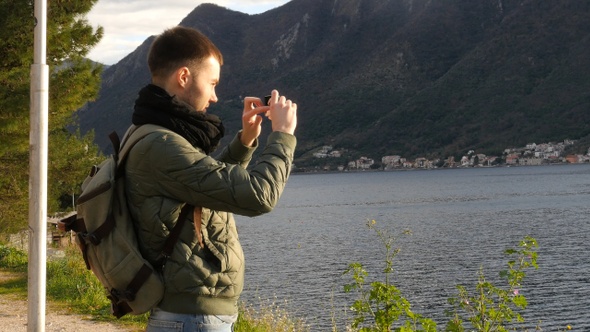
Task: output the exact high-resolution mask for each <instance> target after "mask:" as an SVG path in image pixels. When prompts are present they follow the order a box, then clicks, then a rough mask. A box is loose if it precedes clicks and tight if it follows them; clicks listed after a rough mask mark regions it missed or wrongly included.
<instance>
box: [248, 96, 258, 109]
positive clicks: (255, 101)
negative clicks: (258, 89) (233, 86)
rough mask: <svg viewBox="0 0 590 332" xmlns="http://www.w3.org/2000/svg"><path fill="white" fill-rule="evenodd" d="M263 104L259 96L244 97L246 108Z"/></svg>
mask: <svg viewBox="0 0 590 332" xmlns="http://www.w3.org/2000/svg"><path fill="white" fill-rule="evenodd" d="M260 106H262V100H260V98H258V97H246V98H244V108H256V107H260Z"/></svg>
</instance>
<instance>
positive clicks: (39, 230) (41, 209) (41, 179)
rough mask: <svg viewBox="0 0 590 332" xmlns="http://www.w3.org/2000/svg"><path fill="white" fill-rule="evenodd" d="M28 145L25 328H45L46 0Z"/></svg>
mask: <svg viewBox="0 0 590 332" xmlns="http://www.w3.org/2000/svg"><path fill="white" fill-rule="evenodd" d="M34 12H35V13H34V14H35V41H34V59H33V60H34V61H33V65H32V66H31V92H30V93H31V112H30V113H31V114H30V118H31V119H30V121H31V128H30V135H29V139H30V146H29V154H30V155H29V271H28V316H27V331H29V332H31V331H35V332H43V331H45V300H46V299H45V296H46V271H47V268H46V263H47V156H48V152H47V151H48V118H49V111H48V109H49V67H48V66H47V64H46V62H45V61H46V58H47V56H46V48H47V38H46V35H47V0H35V10H34Z"/></svg>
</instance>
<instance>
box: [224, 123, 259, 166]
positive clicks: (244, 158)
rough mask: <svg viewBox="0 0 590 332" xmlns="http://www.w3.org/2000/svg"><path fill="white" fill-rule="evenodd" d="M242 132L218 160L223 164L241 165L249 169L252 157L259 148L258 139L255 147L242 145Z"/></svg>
mask: <svg viewBox="0 0 590 332" xmlns="http://www.w3.org/2000/svg"><path fill="white" fill-rule="evenodd" d="M241 134H242V131H241V130H240V132H238V133H237V134H236V136H235V137H234V139H233V140H232V141H231V143H230V144H228V145H227V146H226V147H225V148H224V149H223V150H222V151H221V153H220V154H219V156H218V157H217V159H218V160H219V161H221V162H224V163H228V164H235V165H241V166H242V167H243V168H246V167H248V164H249V163H250V160H252V155H253V154H254V151H256V148H257V147H258V139H256V141H255V143H254V146H251V147H247V146H244V144H242V141H241V140H240V136H241Z"/></svg>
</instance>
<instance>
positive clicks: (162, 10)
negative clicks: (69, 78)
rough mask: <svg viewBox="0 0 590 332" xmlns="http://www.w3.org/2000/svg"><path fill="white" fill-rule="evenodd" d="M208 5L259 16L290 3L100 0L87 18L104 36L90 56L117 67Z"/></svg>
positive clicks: (278, 0) (279, 0)
mask: <svg viewBox="0 0 590 332" xmlns="http://www.w3.org/2000/svg"><path fill="white" fill-rule="evenodd" d="M204 2H208V3H215V4H217V5H219V6H223V7H226V8H229V9H232V10H237V11H241V12H244V13H248V14H258V13H262V12H265V11H267V10H270V9H272V8H276V7H279V6H281V5H283V4H285V3H287V2H288V0H208V1H191V0H168V1H161V0H131V1H129V0H100V1H98V2H97V3H96V5H95V6H94V7H93V8H92V11H91V12H90V13H89V14H88V16H87V19H88V22H89V23H90V24H91V25H92V26H94V27H97V26H99V25H100V26H102V27H103V28H104V36H103V39H102V40H101V41H100V43H99V44H98V45H97V46H96V47H95V48H94V49H93V50H92V51H91V52H90V53H89V54H88V57H89V58H90V59H92V60H94V61H98V62H101V63H104V64H108V65H112V64H115V63H116V62H118V61H119V60H121V59H122V58H123V57H125V56H126V55H128V54H129V53H131V52H133V51H134V50H135V49H136V48H137V47H138V46H139V45H140V44H141V43H142V42H143V41H144V40H145V39H147V38H148V37H149V36H152V35H157V34H159V33H161V32H162V31H163V30H165V29H167V28H171V27H174V26H176V25H178V23H180V22H181V21H182V19H184V18H185V17H186V16H187V15H188V14H189V13H190V12H192V11H193V10H194V9H195V8H196V7H197V6H198V5H200V4H202V3H204Z"/></svg>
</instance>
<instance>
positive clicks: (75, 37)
mask: <svg viewBox="0 0 590 332" xmlns="http://www.w3.org/2000/svg"><path fill="white" fill-rule="evenodd" d="M96 1H97V0H58V1H49V3H48V10H47V64H48V65H49V71H50V78H49V165H48V167H49V170H48V171H49V174H48V187H49V193H48V201H49V202H48V209H49V212H55V211H58V210H60V209H62V208H63V207H64V206H65V205H64V204H62V203H61V201H63V197H64V196H65V195H68V193H69V194H71V193H72V192H73V191H74V190H75V188H77V187H78V184H79V182H80V179H82V178H83V174H84V172H85V171H86V169H87V166H88V164H91V163H93V162H94V160H92V159H94V158H96V157H97V154H98V148H97V147H96V146H95V145H94V144H93V143H92V141H93V139H92V138H93V137H92V135H93V134H92V133H90V134H88V135H85V136H82V135H81V134H80V133H79V131H76V132H75V133H74V134H70V133H69V131H68V130H67V129H68V128H71V127H73V126H75V124H74V121H73V117H72V114H73V112H74V111H75V110H77V109H79V108H80V107H82V106H83V105H84V104H85V103H86V102H88V101H89V100H92V99H94V98H95V97H96V96H97V94H98V89H99V84H100V75H101V71H102V67H101V66H100V65H96V64H94V63H92V62H90V61H89V60H87V59H85V58H84V56H85V55H86V54H88V52H89V50H90V49H91V48H92V47H94V46H95V45H96V44H97V43H98V42H99V41H100V39H101V38H102V35H103V29H102V27H97V28H96V29H95V28H93V27H92V26H91V25H90V24H89V23H88V21H87V20H86V19H85V14H87V13H88V12H89V11H90V9H91V8H92V6H93V5H94V4H95V3H96ZM33 13H34V5H33V1H32V0H25V1H23V0H0V86H1V87H2V89H0V233H2V232H9V231H14V230H17V229H22V228H25V227H26V224H27V215H28V171H29V163H28V160H29V132H30V127H29V116H30V71H31V65H32V64H33V51H34V50H33V44H34V26H35V18H34V14H33Z"/></svg>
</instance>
